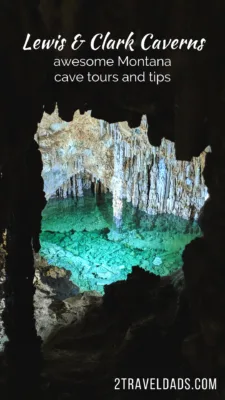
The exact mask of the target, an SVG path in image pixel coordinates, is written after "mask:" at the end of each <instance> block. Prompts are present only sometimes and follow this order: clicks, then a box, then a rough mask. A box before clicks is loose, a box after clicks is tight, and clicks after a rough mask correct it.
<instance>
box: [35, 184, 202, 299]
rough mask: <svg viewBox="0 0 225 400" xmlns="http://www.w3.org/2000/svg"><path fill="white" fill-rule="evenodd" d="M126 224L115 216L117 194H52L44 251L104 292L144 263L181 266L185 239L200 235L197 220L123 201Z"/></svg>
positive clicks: (164, 268)
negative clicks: (114, 196) (151, 211)
mask: <svg viewBox="0 0 225 400" xmlns="http://www.w3.org/2000/svg"><path fill="white" fill-rule="evenodd" d="M122 209H123V214H122V224H121V226H120V227H117V226H116V224H115V222H114V219H113V207H112V195H111V194H110V193H105V194H104V193H102V194H96V195H93V193H92V192H91V190H84V197H81V198H75V199H74V198H67V199H60V198H52V199H50V200H49V201H48V204H47V206H46V208H45V210H44V212H43V220H42V234H41V245H42V249H41V254H42V255H43V256H44V257H45V259H46V260H47V261H48V263H49V264H50V265H56V266H59V267H64V268H66V269H67V270H70V271H71V273H72V275H71V279H72V281H73V282H74V283H75V284H76V285H78V286H79V287H80V290H81V291H85V290H96V291H98V292H101V293H103V292H104V285H108V284H110V283H113V282H116V281H120V280H126V279H127V274H128V273H130V272H131V270H132V267H133V266H135V265H139V266H140V267H141V268H143V269H144V270H146V271H149V272H152V273H154V274H156V275H160V276H167V275H170V274H171V273H173V272H174V271H176V270H177V269H179V268H180V267H181V266H182V252H183V250H184V247H185V246H186V244H188V243H189V242H190V241H191V240H193V239H194V238H195V237H196V236H199V235H200V229H199V227H198V225H197V223H196V222H190V221H188V220H185V219H183V218H180V217H177V216H174V215H169V214H158V215H148V214H146V213H145V212H143V211H140V210H138V209H137V208H134V207H132V205H131V204H130V203H127V202H126V201H125V200H124V201H123V208H122Z"/></svg>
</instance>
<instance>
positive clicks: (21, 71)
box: [0, 0, 225, 166]
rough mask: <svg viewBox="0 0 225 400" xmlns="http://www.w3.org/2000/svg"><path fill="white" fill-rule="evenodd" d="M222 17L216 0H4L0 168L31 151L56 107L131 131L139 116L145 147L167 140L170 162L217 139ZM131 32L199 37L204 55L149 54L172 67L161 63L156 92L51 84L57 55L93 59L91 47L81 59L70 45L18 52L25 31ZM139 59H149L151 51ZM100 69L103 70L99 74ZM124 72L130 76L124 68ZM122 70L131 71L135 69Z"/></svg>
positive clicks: (223, 78)
mask: <svg viewBox="0 0 225 400" xmlns="http://www.w3.org/2000/svg"><path fill="white" fill-rule="evenodd" d="M224 11H225V3H224V1H223V0H217V1H216V2H214V3H213V7H212V4H211V3H210V4H209V5H207V4H206V2H203V1H202V0H199V1H198V2H197V3H196V1H195V0H190V1H182V2H181V1H180V0H171V1H167V0H160V1H157V2H155V1H149V0H142V1H140V0H132V1H131V0H122V1H121V0H120V1H115V0H107V1H105V0H104V1H103V0H95V1H92V2H88V1H87V0H70V1H68V0H51V1H50V0H40V1H39V2H38V1H25V0H21V1H19V2H17V3H16V4H14V2H13V1H7V2H6V0H5V1H3V5H2V13H1V30H2V34H1V71H2V72H1V88H2V90H1V113H2V116H1V133H0V135H1V146H0V165H1V166H2V165H4V164H5V163H7V162H8V161H9V160H10V159H11V157H18V156H19V154H20V151H23V150H24V149H26V148H27V147H28V146H29V143H30V141H31V140H32V139H33V136H34V134H35V132H36V129H37V123H38V122H39V121H40V120H41V117H42V115H43V112H44V111H45V112H47V113H51V112H53V111H54V108H55V104H56V103H57V104H58V109H59V115H60V117H61V118H62V119H63V120H65V121H71V120H72V119H73V115H74V112H75V111H76V110H80V112H81V113H84V112H85V111H86V110H92V115H93V117H95V118H99V119H103V120H106V121H108V122H110V123H112V122H119V121H128V123H129V125H130V127H136V126H139V124H140V121H141V116H142V115H143V114H146V115H147V118H148V124H149V133H148V136H149V140H150V143H151V144H152V145H155V146H158V145H160V143H161V139H162V138H163V137H165V138H167V139H170V140H172V141H174V142H175V144H176V155H177V158H178V159H183V160H190V159H191V158H192V157H193V156H198V155H199V154H200V153H201V152H202V151H203V150H204V149H205V148H206V146H207V145H213V142H214V140H215V139H216V138H217V137H218V136H220V135H223V132H222V129H221V121H222V119H223V113H224V87H225V85H224V83H225V73H224V71H225V69H224V67H225V65H224V64H225V56H224V44H223V41H224V38H225V25H224V18H223V15H224ZM131 31H133V32H135V33H137V34H138V35H139V36H143V35H145V34H146V33H148V32H154V35H155V36H156V37H158V38H164V37H167V38H170V37H172V38H177V37H178V38H206V39H207V46H206V48H205V49H204V51H202V52H200V51H178V52H177V51H172V50H168V51H167V50H166V51H163V55H162V52H161V51H160V50H159V51H157V57H159V58H160V57H164V58H167V57H168V58H170V59H171V61H172V65H171V67H167V71H168V72H169V73H170V74H171V76H172V82H171V83H170V84H162V85H158V86H157V85H154V84H149V83H129V84H123V83H117V84H115V83H105V84H102V83H100V84H98V83H93V84H91V83H88V84H86V83H82V84H81V83H67V84H57V83H55V82H54V80H53V74H54V71H53V69H54V68H55V67H54V66H53V62H54V59H55V58H60V57H61V58H70V57H71V58H74V57H79V58H81V57H82V58H93V51H91V50H90V49H89V47H88V46H87V47H85V46H84V47H82V48H81V49H80V50H79V55H78V53H77V54H76V55H75V54H74V52H73V51H72V50H71V49H70V48H66V49H65V50H63V51H62V52H60V53H59V52H58V51H54V50H50V51H23V49H22V47H23V44H24V40H25V38H26V35H27V33H30V35H31V38H45V39H46V38H53V37H57V35H58V34H59V33H60V34H61V35H62V36H64V37H67V38H73V37H74V35H75V34H76V33H78V32H82V35H83V37H84V38H85V39H86V40H88V39H90V38H91V37H92V36H93V35H94V34H96V32H101V33H103V34H104V33H107V32H111V35H112V37H113V38H115V39H116V38H119V37H120V38H121V37H122V38H123V37H127V36H128V35H129V33H130V32H131ZM125 54H126V55H127V53H125V52H124V50H123V48H121V49H119V50H118V51H116V52H115V51H112V52H110V51H109V52H108V53H107V57H111V58H115V57H118V56H119V55H120V56H124V55H125ZM94 56H95V57H96V58H98V57H99V58H101V57H103V56H104V57H105V52H104V51H96V52H95V55H94ZM132 56H133V57H135V58H138V57H143V54H141V53H139V52H138V50H136V51H135V52H134V54H132ZM144 56H148V57H149V58H151V57H156V55H155V53H154V54H153V52H151V51H148V52H145V54H144ZM138 68H140V67H137V69H136V70H135V73H138V71H139V70H138ZM140 70H142V68H140ZM73 71H74V70H73ZM83 71H84V70H83ZM159 71H160V69H159ZM98 72H101V73H106V70H104V68H101V69H100V70H99V71H98ZM117 72H118V71H117ZM126 72H127V73H129V67H127V68H126ZM73 73H74V72H73ZM96 73H97V70H96ZM107 73H108V69H107ZM111 73H113V71H112V72H111ZM130 73H134V68H132V70H131V71H130Z"/></svg>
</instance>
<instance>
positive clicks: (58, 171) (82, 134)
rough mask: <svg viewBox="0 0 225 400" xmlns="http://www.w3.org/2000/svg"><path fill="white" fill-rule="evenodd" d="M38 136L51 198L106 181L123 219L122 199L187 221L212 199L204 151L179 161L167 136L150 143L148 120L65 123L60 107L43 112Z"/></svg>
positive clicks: (87, 118)
mask: <svg viewBox="0 0 225 400" xmlns="http://www.w3.org/2000/svg"><path fill="white" fill-rule="evenodd" d="M37 140H38V142H39V144H40V149H41V152H42V157H43V163H44V169H43V178H44V182H45V191H46V196H47V198H49V197H50V196H51V195H55V193H56V190H57V189H60V188H61V189H60V193H61V195H62V196H65V197H66V196H67V194H70V193H71V192H72V191H73V192H75V195H76V194H77V195H78V196H79V195H81V196H82V186H83V187H90V186H91V182H93V183H95V186H96V183H97V182H98V181H101V190H105V189H106V188H108V189H109V190H110V192H112V193H113V201H114V215H115V217H116V218H117V219H118V220H119V219H120V218H121V208H122V203H121V200H122V199H123V198H126V199H127V201H128V202H132V204H133V205H134V206H138V207H139V208H140V209H142V210H144V211H146V212H147V213H149V214H157V213H169V214H170V213H172V214H175V215H178V216H181V217H184V218H187V219H188V218H190V217H191V218H196V217H197V215H198V213H199V211H200V209H201V207H202V206H203V204H204V201H205V199H206V198H207V189H206V187H205V185H204V180H203V177H202V170H203V168H204V160H205V152H204V153H202V154H201V156H200V157H198V158H193V160H192V161H191V162H185V161H177V160H176V157H175V147H174V144H173V143H171V142H170V141H167V140H163V141H162V144H161V146H160V147H159V148H155V147H153V146H151V145H150V144H149V142H148V138H147V123H146V120H145V119H143V120H142V124H141V125H140V127H139V128H136V129H130V128H129V127H128V125H127V123H125V122H124V123H118V124H108V123H106V122H104V121H98V120H96V119H94V118H92V117H91V116H90V114H89V113H86V114H85V115H82V116H81V115H79V114H78V113H76V114H75V115H74V119H73V121H72V122H71V123H67V124H66V123H65V122H63V121H62V120H60V118H59V117H58V115H57V110H56V111H55V112H54V113H53V114H52V115H47V114H44V117H43V119H42V121H41V123H40V124H39V129H38V132H37ZM206 150H207V149H206ZM74 176H75V177H74ZM81 179H82V186H81ZM73 181H74V182H73ZM79 187H80V189H79ZM96 190H97V188H96Z"/></svg>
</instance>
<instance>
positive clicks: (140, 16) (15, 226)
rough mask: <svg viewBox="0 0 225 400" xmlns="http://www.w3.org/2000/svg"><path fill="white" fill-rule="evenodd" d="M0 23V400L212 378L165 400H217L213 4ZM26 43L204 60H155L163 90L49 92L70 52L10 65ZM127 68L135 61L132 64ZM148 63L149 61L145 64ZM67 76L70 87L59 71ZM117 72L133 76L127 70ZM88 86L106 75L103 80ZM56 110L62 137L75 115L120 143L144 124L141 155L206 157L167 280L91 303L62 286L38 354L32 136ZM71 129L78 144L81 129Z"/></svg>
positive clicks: (110, 292)
mask: <svg viewBox="0 0 225 400" xmlns="http://www.w3.org/2000/svg"><path fill="white" fill-rule="evenodd" d="M1 11H2V12H1V17H0V18H1V25H0V26H1V37H2V40H1V77H0V79H1V88H2V90H1V93H0V96H1V131H0V141H1V145H0V193H1V195H0V229H1V241H2V247H1V253H2V252H3V250H4V254H5V256H4V261H2V259H0V262H1V271H0V272H1V286H0V293H1V302H3V303H4V307H3V311H2V324H3V326H4V331H5V334H6V336H7V338H8V340H7V341H6V343H5V344H4V351H3V352H1V353H0V371H1V379H0V390H1V396H2V398H4V396H6V397H5V398H23V399H29V400H30V399H40V398H41V397H42V398H46V399H47V398H48V399H50V398H54V399H73V398H77V399H79V398H84V397H85V396H92V397H94V398H100V399H101V398H109V399H115V400H116V399H126V398H132V397H133V396H134V398H138V399H139V398H140V399H141V398H142V397H146V396H149V392H145V391H140V392H138V393H137V392H136V391H126V390H124V391H119V392H117V391H115V390H114V379H115V378H116V377H119V376H120V377H133V378H134V377H136V378H137V377H149V376H153V377H159V378H163V377H186V376H189V377H192V378H193V377H214V376H216V377H217V379H218V381H219V389H218V390H216V391H208V392H207V393H206V392H202V391H199V392H198V391H197V392H195V393H194V394H193V392H190V391H181V392H180V393H179V399H193V398H198V399H202V398H204V399H205V398H207V399H214V398H215V399H216V398H217V399H218V398H221V399H222V398H223V396H224V390H225V379H224V376H225V374H224V369H225V314H224V306H225V295H224V293H225V272H224V271H225V269H224V263H225V258H224V257H225V256H224V226H225V214H224V196H225V178H224V177H225V174H224V171H225V138H224V126H223V125H224V101H225V96H224V95H225V92H224V90H225V73H224V71H225V69H224V67H225V65H224V64H225V56H224V45H223V42H224V38H225V25H224V15H225V13H224V11H225V4H224V2H223V1H222V0H217V1H216V2H215V4H213V5H212V4H210V5H209V4H206V2H203V1H202V0H199V1H198V3H196V1H194V0H190V1H183V2H180V1H179V0H171V1H165V0H160V1H158V2H157V3H156V2H153V1H151V2H149V1H147V0H142V1H141V2H140V1H137V0H129V1H128V0H122V1H120V2H117V1H116V2H115V1H114V2H113V1H112V0H107V1H103V0H95V1H92V2H91V3H88V2H87V1H86V0H71V1H70V2H68V1H66V0H61V1H58V0H57V1H56V0H51V1H47V0H39V1H36V0H34V1H33V0H32V1H26V0H22V1H20V2H17V3H16V4H14V2H13V1H7V2H6V1H3V2H2V5H1ZM28 32H29V33H30V34H31V37H36V38H37V37H38V38H41V39H44V38H52V37H57V35H58V33H59V32H60V33H61V34H62V35H63V36H66V37H68V38H73V36H74V32H82V34H83V37H84V38H85V39H86V40H87V41H88V40H90V38H91V37H92V36H93V35H94V34H95V33H96V32H102V33H104V34H106V33H107V32H111V34H112V36H113V37H114V38H120V37H127V36H128V35H129V33H130V32H138V34H139V35H140V36H143V35H144V34H146V32H154V34H155V35H156V37H157V36H158V37H184V38H185V37H206V38H207V47H206V49H205V50H204V51H202V52H196V51H188V52H185V51H180V52H179V51H172V50H169V49H168V50H166V51H164V52H163V55H162V52H161V50H159V51H158V53H157V56H158V57H165V54H166V56H167V57H168V58H170V59H171V61H172V63H171V66H170V67H167V71H169V72H170V73H171V76H172V82H171V83H170V84H161V85H154V84H152V85H150V84H147V83H145V84H143V83H138V82H135V83H132V82H130V83H129V84H123V83H117V84H114V83H113V82H108V83H107V84H101V83H88V84H87V83H82V84H80V83H79V82H73V83H71V82H68V83H66V84H58V83H56V82H54V80H53V79H52V76H53V75H54V66H53V61H54V59H55V58H56V57H57V58H61V57H62V58H63V57H64V58H65V57H66V58H73V57H74V54H73V52H72V50H71V49H68V48H66V49H65V51H62V52H61V53H60V55H59V53H58V52H57V51H56V50H54V49H51V51H38V50H37V51H23V43H24V39H25V37H26V35H27V33H28ZM77 54H78V53H77ZM118 54H119V55H120V56H124V55H126V54H127V53H126V52H124V50H123V48H122V47H121V48H120V49H119V50H118V51H117V52H116V53H115V52H114V51H109V52H108V53H107V56H108V57H109V56H110V57H111V58H112V59H113V58H115V57H117V56H118ZM104 55H105V53H104V51H102V50H98V51H96V52H95V57H96V58H102V57H104ZM141 55H142V54H140V51H139V50H138V49H137V50H135V56H134V57H137V58H138V57H140V56H141ZM132 56H133V54H132ZM148 56H150V57H151V56H152V57H154V55H153V54H152V52H151V50H150V51H149V52H148ZM92 57H93V54H92V53H91V52H90V49H88V47H86V46H84V47H81V49H80V50H79V58H84V59H88V58H92ZM128 70H129V67H126V71H128ZM68 71H71V73H74V69H73V67H72V66H70V67H68ZM77 71H78V72H79V68H78V70H77ZM82 71H85V67H84V68H83V70H82ZM86 71H88V69H87V70H86ZM111 71H112V73H113V72H118V71H113V68H112V70H111ZM130 71H131V73H134V68H133V67H131V69H130ZM138 71H139V67H137V68H136V69H135V72H136V73H138ZM141 71H142V69H141ZM157 71H158V72H159V73H160V67H159V68H158V70H157ZM122 72H123V68H122V69H121V70H120V72H119V73H122ZM68 73H69V72H68ZM96 73H101V74H104V73H105V74H107V73H108V69H107V68H106V69H104V68H101V69H100V70H98V69H96ZM56 105H57V110H58V116H59V118H60V119H61V121H64V122H65V123H71V121H73V120H74V113H75V112H79V115H81V116H82V117H83V118H86V116H87V114H88V112H89V111H90V110H91V116H92V117H93V118H94V119H95V120H96V121H105V122H106V123H107V124H110V126H112V125H113V124H120V123H121V124H122V123H124V122H126V123H127V125H128V126H129V129H137V128H139V127H140V125H141V121H142V118H143V116H146V121H147V125H146V126H147V131H146V137H147V138H148V141H149V143H150V145H151V146H152V148H154V147H156V148H159V146H160V145H162V146H163V143H165V140H166V141H170V142H173V143H174V146H175V147H174V151H175V156H176V159H177V160H178V161H181V162H193V158H198V157H200V156H201V154H202V153H203V152H205V149H206V148H208V147H209V148H210V151H207V152H206V154H205V156H204V157H205V159H204V171H201V179H204V185H205V186H206V188H207V193H208V194H207V198H206V199H205V200H206V201H205V202H204V205H203V207H202V208H201V211H200V212H199V216H198V224H199V227H200V229H201V234H200V235H198V236H197V237H195V238H194V239H193V240H191V241H190V243H188V244H187V245H186V247H185V249H184V251H183V254H182V268H181V269H178V270H177V271H175V272H174V273H172V274H165V275H166V276H160V275H157V274H154V273H153V272H149V271H147V270H144V269H143V268H139V267H140V266H139V265H133V266H132V267H133V268H132V269H131V270H130V272H129V274H128V275H127V277H126V279H124V280H122V281H120V280H119V281H115V282H113V283H111V284H110V285H107V286H106V287H105V291H104V295H103V296H101V295H100V294H99V293H97V292H96V291H89V292H84V293H77V294H76V288H75V287H74V286H73V287H71V285H70V283H69V282H67V285H68V301H64V300H65V296H61V297H60V296H59V298H56V297H55V298H54V301H53V302H52V304H51V312H52V313H55V314H54V315H60V316H61V317H60V318H61V329H59V330H56V331H54V334H52V335H49V337H48V338H47V340H45V341H43V340H42V338H41V335H40V334H38V333H37V328H36V321H35V318H36V314H35V307H34V297H35V295H36V294H35V293H36V287H35V284H34V280H35V270H36V264H37V259H39V258H38V257H39V256H38V253H39V252H40V251H41V243H40V234H41V229H42V213H44V211H43V210H44V208H45V206H46V203H47V200H46V197H45V191H44V180H43V161H42V159H43V158H42V157H43V155H41V148H40V149H39V144H38V140H36V138H35V136H36V134H37V129H38V124H41V121H42V117H43V114H44V113H45V114H47V115H52V114H53V113H54V112H55V107H56ZM88 115H89V114H88ZM88 118H89V117H88ZM97 123H99V124H100V122H97ZM75 124H76V120H75ZM80 128H81V131H80V135H81V137H82V134H84V131H82V124H81V126H80ZM64 133H65V135H66V134H67V133H66V129H65V132H64ZM87 136H88V135H87ZM56 189H59V187H58V188H56ZM42 234H43V232H42ZM38 262H39V261H38ZM42 262H44V261H43V260H42ZM60 270H62V271H63V269H60ZM45 271H47V272H45V274H46V276H45V283H46V282H48V284H49V285H50V286H51V282H52V279H53V278H52V275H51V274H52V273H54V274H56V275H57V277H58V279H59V280H60V279H62V276H61V275H60V274H63V273H64V274H65V275H66V276H67V272H65V271H64V272H59V271H58V270H57V269H55V270H54V268H53V272H52V271H51V269H49V266H48V265H45ZM49 271H50V275H49ZM67 277H68V276H67ZM78 286H79V285H78ZM45 289H46V287H45ZM43 291H44V289H43V290H42V292H43ZM40 299H41V297H40ZM43 307H44V305H43ZM72 314H73V317H71V315H72ZM70 317H71V319H70ZM63 318H64V322H63V321H62V320H63ZM65 320H66V323H65ZM74 321H75V322H76V323H75V322H74ZM63 325H66V326H65V327H64V326H63ZM64 328H65V329H64ZM18 394H19V397H18ZM135 396H136V397H135ZM151 396H152V398H168V399H174V400H175V399H177V398H178V397H177V392H176V391H173V390H171V391H165V392H163V391H152V392H151Z"/></svg>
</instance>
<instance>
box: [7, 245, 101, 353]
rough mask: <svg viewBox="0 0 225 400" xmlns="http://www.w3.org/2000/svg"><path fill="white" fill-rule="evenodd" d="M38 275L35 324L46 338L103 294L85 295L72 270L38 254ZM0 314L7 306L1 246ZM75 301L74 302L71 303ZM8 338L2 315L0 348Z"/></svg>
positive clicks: (77, 315) (72, 319) (35, 279)
mask: <svg viewBox="0 0 225 400" xmlns="http://www.w3.org/2000/svg"><path fill="white" fill-rule="evenodd" d="M35 265H36V270H35V278H34V285H35V288H36V292H35V296H34V306H35V318H36V328H37V333H38V335H40V336H41V338H42V339H43V341H44V342H45V340H46V339H47V338H49V336H50V335H54V334H55V333H56V332H57V331H58V329H60V328H61V327H62V326H66V325H67V324H71V323H74V322H78V321H79V320H80V319H81V318H82V317H83V314H84V313H85V309H86V307H88V305H89V303H92V301H94V300H93V299H94V298H99V297H101V296H100V294H99V293H96V292H86V293H85V295H80V294H79V288H78V287H77V286H76V285H75V284H74V283H72V282H71V281H70V276H71V274H70V272H69V271H66V270H65V269H63V268H57V267H55V266H50V265H48V264H47V262H46V261H45V260H44V259H43V258H41V257H39V256H36V257H35ZM0 274H1V275H0V315H1V314H2V311H3V309H4V304H5V303H4V299H3V282H4V280H5V273H4V251H3V250H2V249H0ZM73 296H75V298H76V301H77V302H76V301H73V302H72V301H70V300H68V301H66V299H67V298H70V297H71V298H73ZM71 304H73V305H71ZM5 341H7V337H6V336H5V334H4V328H3V324H2V319H1V317H0V351H2V350H3V345H4V343H5Z"/></svg>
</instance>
